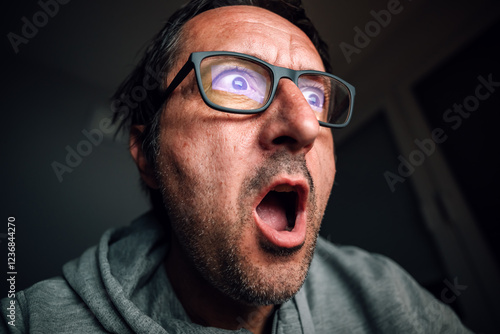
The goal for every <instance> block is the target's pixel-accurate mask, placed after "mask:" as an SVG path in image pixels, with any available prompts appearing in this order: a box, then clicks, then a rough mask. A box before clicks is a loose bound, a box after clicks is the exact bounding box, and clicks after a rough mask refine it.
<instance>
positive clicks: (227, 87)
mask: <svg viewBox="0 0 500 334" xmlns="http://www.w3.org/2000/svg"><path fill="white" fill-rule="evenodd" d="M245 65H246V64H245ZM254 66H255V65H254ZM211 72H212V86H211V91H212V92H214V93H215V92H216V91H219V92H225V93H230V94H233V95H234V97H236V96H239V97H241V96H246V97H248V98H249V99H251V100H253V101H256V102H258V103H263V102H264V99H265V96H266V95H267V94H266V90H267V87H268V86H269V83H268V81H269V80H267V79H266V77H264V76H263V75H261V74H259V73H258V72H257V71H254V70H252V69H250V68H248V67H246V66H232V65H212V66H211ZM225 98H226V99H229V98H230V95H226V96H225ZM238 101H242V100H241V99H239V100H238Z"/></svg>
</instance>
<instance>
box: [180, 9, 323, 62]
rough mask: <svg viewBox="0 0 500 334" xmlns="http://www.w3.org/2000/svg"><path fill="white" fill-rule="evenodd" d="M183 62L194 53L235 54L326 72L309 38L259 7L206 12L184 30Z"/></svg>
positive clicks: (190, 21) (283, 20) (287, 22)
mask: <svg viewBox="0 0 500 334" xmlns="http://www.w3.org/2000/svg"><path fill="white" fill-rule="evenodd" d="M181 50H182V51H181V54H180V59H181V62H182V60H183V59H187V57H188V56H189V54H190V53H191V52H198V51H234V52H240V53H246V54H250V55H253V56H256V57H258V58H260V59H262V60H264V61H267V62H269V63H271V64H274V65H278V66H283V67H288V68H293V69H298V70H299V69H315V70H320V71H323V70H324V67H323V63H322V61H321V57H320V56H319V54H318V52H317V50H316V48H315V47H314V45H313V44H312V42H311V40H310V39H309V38H308V37H307V35H306V34H305V33H304V32H303V31H302V30H300V29H299V28H298V27H297V26H295V25H293V24H292V23H291V22H289V21H288V20H286V19H284V18H283V17H281V16H279V15H277V14H274V13H272V12H270V11H267V10H265V9H262V8H259V7H252V6H229V7H221V8H217V9H212V10H209V11H206V12H203V13H201V14H199V15H197V16H196V17H194V18H193V19H191V20H189V21H188V22H187V23H186V25H185V26H184V28H183V47H182V49H181Z"/></svg>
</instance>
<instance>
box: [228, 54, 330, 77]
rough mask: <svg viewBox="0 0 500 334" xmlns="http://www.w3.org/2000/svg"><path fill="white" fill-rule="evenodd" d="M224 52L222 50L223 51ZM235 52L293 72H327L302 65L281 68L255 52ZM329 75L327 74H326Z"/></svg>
mask: <svg viewBox="0 0 500 334" xmlns="http://www.w3.org/2000/svg"><path fill="white" fill-rule="evenodd" d="M221 51H222V50H221ZM234 52H238V53H243V54H246V55H248V56H252V57H255V58H259V59H260V60H262V61H265V62H266V63H268V64H271V65H273V66H278V67H284V68H289V69H292V70H296V71H320V72H325V71H324V70H323V69H321V70H318V69H314V68H311V67H304V66H303V65H302V64H300V66H299V67H298V68H291V67H286V66H281V65H276V64H275V63H274V62H271V61H269V60H268V59H264V58H263V57H262V55H259V54H257V53H255V52H253V51H249V52H240V51H234ZM325 73H327V72H325Z"/></svg>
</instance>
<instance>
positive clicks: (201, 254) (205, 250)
mask: <svg viewBox="0 0 500 334" xmlns="http://www.w3.org/2000/svg"><path fill="white" fill-rule="evenodd" d="M158 167H159V168H157V170H160V171H161V172H160V173H159V175H158V179H159V180H160V184H161V192H162V195H163V199H164V203H165V206H166V209H167V211H168V213H169V218H170V223H171V226H172V231H173V233H174V234H175V237H177V239H178V241H179V244H180V245H181V248H182V251H183V252H184V254H186V255H187V258H188V259H189V261H190V262H191V265H192V266H193V267H194V268H195V269H196V270H197V272H198V273H199V274H200V276H201V277H202V278H203V279H204V280H205V281H207V282H208V283H209V284H211V285H212V286H214V287H215V288H217V289H218V290H219V291H221V292H222V293H224V294H225V295H227V296H228V297H230V298H232V299H233V300H236V301H239V302H242V303H245V304H248V305H271V304H274V305H277V304H282V303H284V302H286V301H287V300H289V299H290V298H292V297H293V296H294V295H295V294H296V293H297V291H298V290H299V289H300V288H301V286H302V285H303V283H304V281H305V279H306V277H307V273H308V270H309V266H310V264H311V261H312V257H313V254H314V249H315V247H316V240H317V237H318V233H319V227H320V222H321V219H322V216H323V212H322V210H321V211H318V205H317V203H316V196H315V191H314V184H313V181H312V177H311V175H310V173H309V171H308V169H307V165H306V162H305V159H304V157H303V156H302V157H292V156H290V155H289V154H288V153H286V152H284V151H279V152H277V153H276V154H273V155H272V156H271V157H269V159H268V160H267V161H266V164H265V165H263V166H261V167H259V168H256V169H255V170H254V172H253V173H252V175H249V176H247V177H246V178H245V181H244V182H243V185H242V187H241V190H240V193H239V197H238V201H237V205H236V206H234V205H231V206H230V205H228V204H227V203H225V204H224V205H220V204H221V203H218V202H217V197H216V196H215V195H216V194H215V193H214V192H213V190H211V188H210V186H207V185H204V184H202V182H201V181H200V180H199V179H194V178H192V177H189V175H188V174H187V173H184V171H183V170H182V169H181V168H179V166H173V165H169V164H159V165H158ZM283 172H286V173H288V174H302V175H304V176H305V177H306V179H307V180H308V182H309V187H310V193H309V200H308V205H307V207H308V212H307V217H308V221H307V234H306V240H305V242H304V244H303V245H302V247H297V248H294V249H286V248H277V247H273V245H271V244H270V243H269V242H268V241H267V240H264V239H263V238H262V237H260V238H259V240H258V244H259V246H260V248H261V249H260V250H254V251H258V252H260V253H264V254H265V257H266V260H267V262H269V263H272V266H270V267H264V266H262V265H260V266H259V265H258V264H254V263H252V261H251V259H250V257H249V256H248V255H247V253H248V250H245V249H243V247H242V245H241V243H240V242H239V241H240V240H242V236H243V232H244V231H246V232H247V233H248V232H249V231H253V230H254V226H253V225H254V224H255V223H254V222H253V216H252V208H251V206H250V204H249V203H252V201H253V199H255V196H256V194H257V193H258V192H259V191H261V190H262V188H263V187H265V186H266V185H267V184H269V182H270V180H271V179H272V178H273V177H274V176H276V175H277V174H279V173H283ZM172 177H177V180H183V181H180V182H178V183H179V184H180V183H183V184H182V191H180V190H181V187H180V186H179V184H178V185H177V186H175V187H172V186H169V184H168V183H167V182H168V181H169V180H172ZM175 189H177V190H175ZM211 200H212V201H211ZM217 205H219V206H217ZM216 208H220V209H219V210H217V209H216ZM233 212H236V213H237V215H236V217H235V218H234V219H233V220H231V219H230V217H228V215H230V214H231V213H233ZM250 251H252V250H250ZM299 251H301V252H303V256H302V258H301V259H300V261H299V263H296V262H294V261H291V257H293V256H294V255H295V254H296V253H298V252H299Z"/></svg>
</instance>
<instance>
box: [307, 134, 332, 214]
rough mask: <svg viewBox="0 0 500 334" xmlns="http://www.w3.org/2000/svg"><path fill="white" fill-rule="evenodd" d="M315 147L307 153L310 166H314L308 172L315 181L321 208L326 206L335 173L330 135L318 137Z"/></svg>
mask: <svg viewBox="0 0 500 334" xmlns="http://www.w3.org/2000/svg"><path fill="white" fill-rule="evenodd" d="M327 131H329V130H327ZM315 145H316V147H315V149H314V150H311V152H309V153H310V154H311V155H312V156H311V160H312V162H311V165H314V167H313V166H311V167H310V170H311V173H313V180H314V181H315V185H314V186H315V188H316V192H317V195H316V196H317V199H318V201H319V203H320V204H321V205H322V206H323V205H324V206H326V203H327V202H328V198H329V196H330V192H331V189H332V186H333V182H334V179H335V172H336V168H335V159H334V152H333V139H332V137H331V133H330V134H329V133H326V134H325V135H323V136H320V137H319V138H318V141H317V142H316V144H315Z"/></svg>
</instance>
